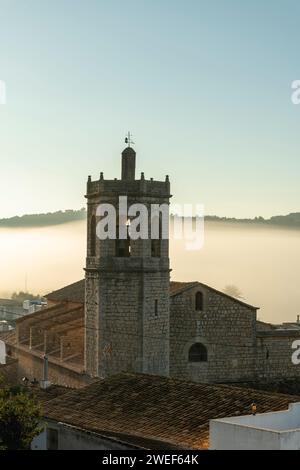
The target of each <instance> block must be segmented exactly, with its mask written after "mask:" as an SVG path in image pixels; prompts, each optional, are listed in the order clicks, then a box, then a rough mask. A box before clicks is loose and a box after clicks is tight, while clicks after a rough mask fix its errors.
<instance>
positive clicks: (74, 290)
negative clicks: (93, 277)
mask: <svg viewBox="0 0 300 470" xmlns="http://www.w3.org/2000/svg"><path fill="white" fill-rule="evenodd" d="M192 284H195V283H194V282H193V283H191V282H171V283H170V294H171V295H172V294H175V293H176V292H179V291H181V290H182V289H185V288H186V287H189V286H191V285H192ZM84 289H85V280H84V279H82V280H81V281H78V282H74V283H73V284H70V285H69V286H66V287H63V288H62V289H59V290H56V291H54V292H51V293H50V294H47V295H46V298H47V299H48V300H51V301H54V302H62V301H68V302H78V303H79V302H80V303H84Z"/></svg>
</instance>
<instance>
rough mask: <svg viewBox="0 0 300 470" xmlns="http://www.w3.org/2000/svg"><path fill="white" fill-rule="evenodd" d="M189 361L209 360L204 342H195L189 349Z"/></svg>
mask: <svg viewBox="0 0 300 470" xmlns="http://www.w3.org/2000/svg"><path fill="white" fill-rule="evenodd" d="M189 362H207V349H206V347H205V346H204V344H202V343H195V344H193V345H192V346H191V347H190V350H189Z"/></svg>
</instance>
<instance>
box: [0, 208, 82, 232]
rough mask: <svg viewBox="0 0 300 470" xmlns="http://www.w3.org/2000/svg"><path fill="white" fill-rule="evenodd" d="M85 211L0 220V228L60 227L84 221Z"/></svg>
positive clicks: (31, 215) (69, 211) (30, 215)
mask: <svg viewBox="0 0 300 470" xmlns="http://www.w3.org/2000/svg"><path fill="white" fill-rule="evenodd" d="M85 219H86V210H85V209H84V208H82V209H80V210H78V211H73V210H66V211H58V212H52V213H51V212H49V213H47V214H27V215H23V216H22V217H18V216H16V217H11V218H10V219H0V227H10V228H13V227H46V226H48V225H60V224H65V223H67V222H75V221H76V220H85Z"/></svg>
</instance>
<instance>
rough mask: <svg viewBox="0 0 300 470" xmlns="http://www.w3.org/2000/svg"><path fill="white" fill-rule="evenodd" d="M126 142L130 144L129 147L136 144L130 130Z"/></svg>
mask: <svg viewBox="0 0 300 470" xmlns="http://www.w3.org/2000/svg"><path fill="white" fill-rule="evenodd" d="M125 144H128V147H131V145H132V144H134V142H133V140H132V135H131V133H130V132H128V134H127V136H126V137H125Z"/></svg>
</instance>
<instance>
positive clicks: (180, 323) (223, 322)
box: [170, 284, 256, 382]
mask: <svg viewBox="0 0 300 470" xmlns="http://www.w3.org/2000/svg"><path fill="white" fill-rule="evenodd" d="M198 291H200V292H202V293H203V296H204V307H203V311H196V309H195V295H196V293H197V292H198ZM255 323H256V311H255V310H252V309H250V308H248V307H247V306H243V305H242V304H240V303H238V302H236V301H235V300H234V299H232V300H231V299H230V298H228V297H225V296H224V295H222V294H218V293H217V292H216V291H214V290H211V289H209V288H207V287H204V286H202V285H201V284H199V285H198V286H196V287H194V288H191V289H188V290H186V291H184V292H182V293H181V294H179V295H176V296H173V297H171V305H170V351H171V352H170V375H171V376H174V377H178V378H185V379H189V380H193V381H195V382H224V381H226V382H228V381H238V380H241V379H245V378H246V377H247V378H250V377H253V375H254V374H255ZM197 342H200V343H202V344H203V345H204V346H205V347H206V348H207V353H208V360H207V362H198V363H197V362H189V361H188V353H189V349H190V347H191V346H192V345H193V344H194V343H197Z"/></svg>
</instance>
